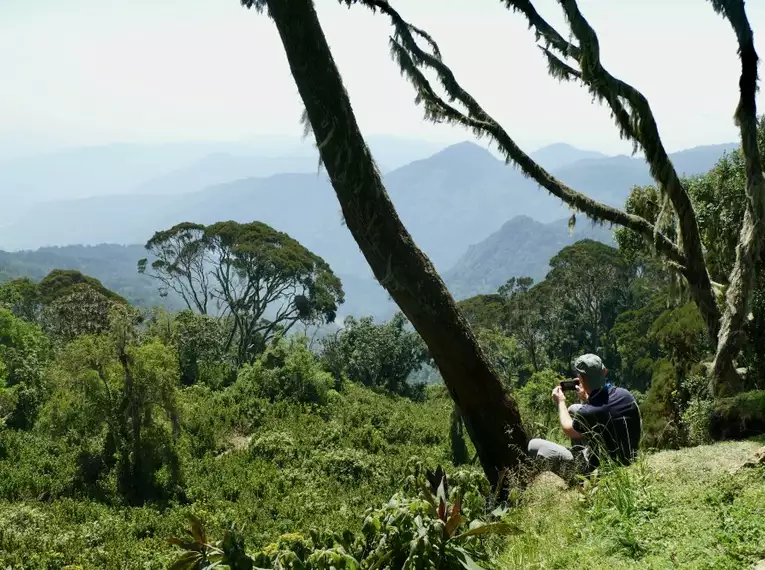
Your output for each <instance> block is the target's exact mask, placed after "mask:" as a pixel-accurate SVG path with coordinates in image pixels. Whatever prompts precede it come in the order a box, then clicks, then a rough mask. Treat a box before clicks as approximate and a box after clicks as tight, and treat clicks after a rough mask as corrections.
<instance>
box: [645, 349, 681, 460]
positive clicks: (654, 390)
mask: <svg viewBox="0 0 765 570" xmlns="http://www.w3.org/2000/svg"><path fill="white" fill-rule="evenodd" d="M678 387H679V386H678V378H677V372H676V370H675V367H674V366H673V365H672V364H671V363H670V362H669V361H668V360H659V361H658V362H657V363H656V364H655V365H654V369H653V375H652V376H651V387H650V388H649V389H648V392H647V393H646V396H645V400H644V401H643V404H642V405H641V407H640V414H641V416H642V419H643V444H644V445H645V446H646V447H648V448H653V449H663V448H678V447H680V445H681V444H682V441H683V437H682V430H681V423H680V418H679V414H678V410H677V408H676V402H677V391H678Z"/></svg>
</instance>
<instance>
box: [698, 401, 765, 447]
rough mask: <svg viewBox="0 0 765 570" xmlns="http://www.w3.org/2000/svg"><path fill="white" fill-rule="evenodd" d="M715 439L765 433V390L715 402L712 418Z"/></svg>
mask: <svg viewBox="0 0 765 570" xmlns="http://www.w3.org/2000/svg"><path fill="white" fill-rule="evenodd" d="M710 432H711V435H712V437H713V438H714V439H717V440H720V439H739V438H743V437H751V436H753V435H759V434H763V433H765V390H755V391H752V392H743V393H741V394H738V395H736V396H734V397H732V398H723V399H721V400H718V401H716V402H715V404H714V409H713V411H712V415H711V420H710Z"/></svg>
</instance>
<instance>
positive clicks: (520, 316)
mask: <svg viewBox="0 0 765 570" xmlns="http://www.w3.org/2000/svg"><path fill="white" fill-rule="evenodd" d="M533 284H534V280H533V279H532V278H531V277H518V278H516V277H511V278H510V279H509V280H508V281H507V283H505V284H504V285H502V287H500V288H499V291H498V293H499V295H500V296H501V297H502V298H504V299H505V303H506V307H505V310H506V311H507V314H508V315H507V319H506V327H507V332H509V333H510V334H512V335H513V336H515V338H517V339H518V341H519V342H520V343H521V345H522V346H523V348H524V349H525V350H526V354H528V357H529V360H530V361H531V366H533V368H534V372H539V369H540V368H541V366H540V356H541V352H542V346H543V343H544V331H543V326H542V324H543V321H542V315H541V314H540V311H539V304H538V302H537V299H536V295H534V293H531V292H530V291H531V286H532V285H533Z"/></svg>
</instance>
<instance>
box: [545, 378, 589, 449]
mask: <svg viewBox="0 0 765 570" xmlns="http://www.w3.org/2000/svg"><path fill="white" fill-rule="evenodd" d="M552 398H553V400H554V401H555V404H556V405H557V406H558V419H559V420H560V427H561V429H562V430H563V433H564V434H566V436H568V437H569V438H571V439H581V437H582V434H580V433H579V432H578V431H576V430H575V429H574V420H573V419H571V414H569V413H568V407H567V406H566V394H564V393H563V389H562V388H561V387H560V386H556V387H555V389H554V390H553V392H552Z"/></svg>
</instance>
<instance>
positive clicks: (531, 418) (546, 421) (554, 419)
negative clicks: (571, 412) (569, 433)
mask: <svg viewBox="0 0 765 570" xmlns="http://www.w3.org/2000/svg"><path fill="white" fill-rule="evenodd" d="M561 380H564V378H563V377H562V376H560V375H558V374H557V373H555V372H554V371H552V370H542V371H540V372H536V373H534V375H533V376H531V378H530V379H529V381H528V382H526V384H524V385H523V386H522V387H521V388H519V389H518V390H517V391H516V394H517V397H518V406H519V408H520V409H521V418H523V422H524V425H525V427H526V429H527V433H529V436H530V437H543V438H546V437H552V435H551V432H552V433H555V432H556V431H560V430H559V429H557V428H558V416H557V411H556V409H555V406H553V405H552V402H551V395H552V391H553V388H555V386H556V385H557V384H559V383H560V382H561Z"/></svg>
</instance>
